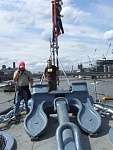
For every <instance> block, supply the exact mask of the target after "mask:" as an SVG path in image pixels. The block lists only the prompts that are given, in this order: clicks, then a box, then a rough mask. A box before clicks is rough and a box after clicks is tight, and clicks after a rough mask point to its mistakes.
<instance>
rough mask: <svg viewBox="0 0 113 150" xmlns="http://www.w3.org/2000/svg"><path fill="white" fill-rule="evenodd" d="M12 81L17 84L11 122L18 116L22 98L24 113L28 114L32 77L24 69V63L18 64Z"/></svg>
mask: <svg viewBox="0 0 113 150" xmlns="http://www.w3.org/2000/svg"><path fill="white" fill-rule="evenodd" d="M13 81H14V82H16V83H17V86H16V93H15V105H14V116H13V117H12V120H16V119H17V118H18V115H19V107H20V102H21V100H22V98H23V99H24V101H25V108H26V113H28V112H29V107H28V104H27V103H28V99H29V98H30V96H31V95H30V94H31V93H30V90H29V84H30V87H32V86H33V76H32V74H31V72H30V71H28V70H26V69H25V62H23V61H22V62H20V63H19V67H18V69H17V70H16V71H15V72H14V75H13Z"/></svg>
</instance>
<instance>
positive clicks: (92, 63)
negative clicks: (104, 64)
mask: <svg viewBox="0 0 113 150" xmlns="http://www.w3.org/2000/svg"><path fill="white" fill-rule="evenodd" d="M96 50H97V49H95V51H94V55H93V59H92V60H91V59H90V57H89V55H87V57H88V59H89V65H91V68H92V70H93V69H94V57H95V54H96Z"/></svg>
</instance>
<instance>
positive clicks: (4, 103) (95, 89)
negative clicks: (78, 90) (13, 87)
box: [0, 77, 113, 110]
mask: <svg viewBox="0 0 113 150" xmlns="http://www.w3.org/2000/svg"><path fill="white" fill-rule="evenodd" d="M76 82H86V83H87V88H88V92H89V94H90V95H91V96H92V97H93V98H94V100H95V99H99V100H101V99H102V97H105V96H110V97H113V78H107V79H97V80H96V82H95V81H94V80H92V79H78V78H73V77H69V78H68V79H66V78H65V77H60V82H59V87H58V89H59V90H60V89H65V90H67V89H69V86H70V84H72V83H76ZM34 84H40V80H39V79H36V80H35V82H34ZM42 84H45V82H42ZM1 85H3V83H0V86H1ZM95 93H97V94H95ZM13 98H14V92H5V93H4V91H3V88H0V110H3V109H5V108H8V107H9V106H12V105H13Z"/></svg>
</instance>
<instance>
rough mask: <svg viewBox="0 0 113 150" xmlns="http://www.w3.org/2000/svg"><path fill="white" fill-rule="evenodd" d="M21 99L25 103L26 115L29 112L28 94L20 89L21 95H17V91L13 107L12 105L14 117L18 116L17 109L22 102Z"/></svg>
mask: <svg viewBox="0 0 113 150" xmlns="http://www.w3.org/2000/svg"><path fill="white" fill-rule="evenodd" d="M22 98H23V99H24V101H25V108H26V113H28V112H29V107H28V94H27V92H26V91H25V90H24V89H22V90H21V93H19V91H17V92H16V96H15V105H14V115H15V116H18V115H19V111H20V109H19V107H20V102H21V100H22Z"/></svg>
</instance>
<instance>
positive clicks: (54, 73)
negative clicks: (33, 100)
mask: <svg viewBox="0 0 113 150" xmlns="http://www.w3.org/2000/svg"><path fill="white" fill-rule="evenodd" d="M59 75H60V70H59V68H58V67H56V66H55V65H52V61H51V60H47V67H46V68H45V71H44V79H45V81H47V82H48V91H49V92H50V91H52V90H57V80H58V78H59Z"/></svg>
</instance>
